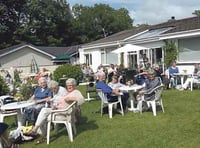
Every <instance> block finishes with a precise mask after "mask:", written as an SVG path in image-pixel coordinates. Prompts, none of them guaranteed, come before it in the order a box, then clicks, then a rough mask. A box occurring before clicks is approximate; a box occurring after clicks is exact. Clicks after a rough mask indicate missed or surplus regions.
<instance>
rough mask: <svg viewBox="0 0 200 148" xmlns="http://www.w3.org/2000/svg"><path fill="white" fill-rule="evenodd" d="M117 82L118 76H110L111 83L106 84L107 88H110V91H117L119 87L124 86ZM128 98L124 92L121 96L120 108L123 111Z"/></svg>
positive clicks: (127, 94)
mask: <svg viewBox="0 0 200 148" xmlns="http://www.w3.org/2000/svg"><path fill="white" fill-rule="evenodd" d="M118 80H119V78H118V76H116V75H114V76H112V81H111V82H109V83H108V86H110V87H111V88H112V89H119V88H120V87H122V86H124V84H121V83H120V82H119V81H118ZM128 98H129V93H128V92H125V91H124V92H123V95H122V106H123V109H124V111H126V106H127V101H128Z"/></svg>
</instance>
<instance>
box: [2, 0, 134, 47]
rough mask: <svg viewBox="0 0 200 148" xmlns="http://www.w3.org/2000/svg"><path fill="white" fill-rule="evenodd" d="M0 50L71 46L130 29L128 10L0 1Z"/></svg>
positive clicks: (44, 1)
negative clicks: (24, 45) (18, 46)
mask: <svg viewBox="0 0 200 148" xmlns="http://www.w3.org/2000/svg"><path fill="white" fill-rule="evenodd" d="M0 4H1V5H0V17H1V21H0V39H1V41H0V49H1V48H5V47H9V46H12V45H15V44H18V43H21V42H27V43H32V44H34V45H39V46H71V45H77V44H82V43H86V42H90V41H93V40H97V39H100V38H103V37H106V36H108V35H111V34H114V33H116V32H119V31H122V30H126V29H131V28H132V22H133V21H132V19H131V17H130V16H129V13H128V10H126V9H124V8H121V9H119V10H115V9H113V8H112V7H110V6H109V5H105V4H96V5H94V6H93V7H87V6H82V5H78V4H77V5H75V6H74V7H73V10H72V11H71V9H70V7H69V4H68V2H67V1H66V0H59V1H55V0H4V1H2V2H0Z"/></svg>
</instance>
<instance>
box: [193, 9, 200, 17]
mask: <svg viewBox="0 0 200 148" xmlns="http://www.w3.org/2000/svg"><path fill="white" fill-rule="evenodd" d="M192 14H194V15H196V16H200V10H195V11H194V12H193V13H192Z"/></svg>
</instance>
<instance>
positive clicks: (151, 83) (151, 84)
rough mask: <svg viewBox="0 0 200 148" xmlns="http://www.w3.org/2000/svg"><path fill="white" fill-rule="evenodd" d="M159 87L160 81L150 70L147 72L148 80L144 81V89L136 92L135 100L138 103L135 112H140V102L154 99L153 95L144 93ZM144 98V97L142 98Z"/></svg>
mask: <svg viewBox="0 0 200 148" xmlns="http://www.w3.org/2000/svg"><path fill="white" fill-rule="evenodd" d="M159 85H161V81H160V78H159V77H155V71H154V70H151V71H149V72H148V80H147V81H146V87H145V88H144V89H143V90H141V91H139V92H138V95H137V97H136V100H137V101H138V104H137V108H136V109H135V112H142V102H143V101H144V100H151V99H153V98H154V96H155V94H154V93H152V94H149V95H145V93H148V92H150V91H151V90H152V89H154V88H155V87H157V86H159ZM143 96H144V97H143Z"/></svg>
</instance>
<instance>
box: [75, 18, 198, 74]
mask: <svg viewBox="0 0 200 148" xmlns="http://www.w3.org/2000/svg"><path fill="white" fill-rule="evenodd" d="M165 41H174V42H175V44H176V46H177V48H178V57H177V63H178V65H184V68H186V67H187V65H188V68H189V69H190V67H192V65H193V64H194V63H200V17H192V18H185V19H181V20H175V18H174V17H172V18H171V19H170V20H168V21H167V22H164V23H161V24H157V25H152V26H148V27H143V28H134V29H132V30H125V31H122V32H119V33H116V34H113V35H111V36H108V37H106V38H103V39H100V40H97V41H94V42H92V43H89V44H85V45H83V46H82V47H81V48H79V54H80V63H86V64H88V65H90V66H91V67H92V68H93V69H94V70H96V69H97V67H98V65H100V64H111V63H112V64H120V54H116V53H113V51H114V50H116V49H117V48H119V47H123V46H125V45H126V44H132V45H138V46H142V47H144V50H141V51H140V52H143V53H146V54H147V56H148V58H149V59H150V64H153V63H158V64H162V65H163V66H164V56H165V52H164V50H163V46H164V45H165ZM145 49H148V50H145ZM123 56H124V66H125V67H130V68H134V66H135V64H138V59H139V51H137V52H135V51H134V49H133V52H131V51H130V52H124V54H123ZM190 70H191V69H190Z"/></svg>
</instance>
